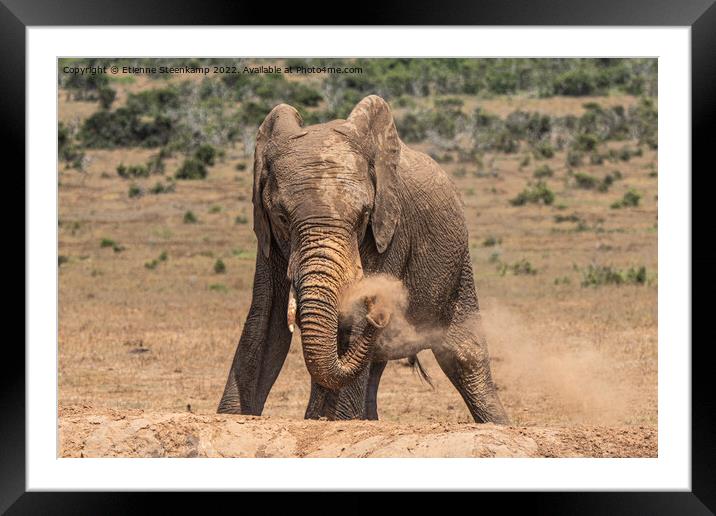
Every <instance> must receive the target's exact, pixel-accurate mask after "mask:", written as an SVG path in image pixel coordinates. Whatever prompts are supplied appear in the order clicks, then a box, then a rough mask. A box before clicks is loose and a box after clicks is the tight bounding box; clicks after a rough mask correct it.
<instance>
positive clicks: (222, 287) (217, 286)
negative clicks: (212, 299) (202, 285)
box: [209, 283, 229, 292]
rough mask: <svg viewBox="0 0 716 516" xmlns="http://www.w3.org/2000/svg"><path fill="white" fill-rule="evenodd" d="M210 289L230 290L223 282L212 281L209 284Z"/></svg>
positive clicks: (216, 290)
mask: <svg viewBox="0 0 716 516" xmlns="http://www.w3.org/2000/svg"><path fill="white" fill-rule="evenodd" d="M209 290H211V291H213V292H228V291H229V289H228V288H227V287H226V285H224V284H223V283H212V284H211V285H209Z"/></svg>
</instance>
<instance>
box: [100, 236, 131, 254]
mask: <svg viewBox="0 0 716 516" xmlns="http://www.w3.org/2000/svg"><path fill="white" fill-rule="evenodd" d="M99 246H100V247H101V248H103V249H104V248H107V247H111V248H112V251H114V252H115V253H121V252H122V251H124V249H125V248H124V246H122V245H120V244H118V243H117V242H115V241H114V240H112V239H111V238H103V239H102V240H100V242H99Z"/></svg>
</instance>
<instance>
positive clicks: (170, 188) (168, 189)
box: [149, 181, 176, 195]
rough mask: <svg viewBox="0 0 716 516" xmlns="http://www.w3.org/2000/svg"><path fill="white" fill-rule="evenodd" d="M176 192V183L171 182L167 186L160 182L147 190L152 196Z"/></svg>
mask: <svg viewBox="0 0 716 516" xmlns="http://www.w3.org/2000/svg"><path fill="white" fill-rule="evenodd" d="M174 190H176V183H174V182H171V183H169V184H166V185H165V184H164V183H162V182H161V181H159V182H157V183H156V184H155V185H154V186H153V187H152V188H150V189H149V193H151V194H154V195H160V194H166V193H172V192H174Z"/></svg>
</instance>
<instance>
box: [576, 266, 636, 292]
mask: <svg viewBox="0 0 716 516" xmlns="http://www.w3.org/2000/svg"><path fill="white" fill-rule="evenodd" d="M646 282H647V274H646V267H644V266H643V265H642V266H641V267H638V268H635V267H630V268H629V269H627V270H619V269H615V268H613V267H610V266H604V265H594V264H590V265H589V267H587V268H586V269H584V270H583V271H582V286H583V287H597V286H600V285H622V284H630V285H645V284H646Z"/></svg>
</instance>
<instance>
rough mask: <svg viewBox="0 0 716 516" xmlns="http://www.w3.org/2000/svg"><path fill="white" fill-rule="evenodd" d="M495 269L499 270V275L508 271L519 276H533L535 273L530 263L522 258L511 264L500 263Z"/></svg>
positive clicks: (535, 270)
mask: <svg viewBox="0 0 716 516" xmlns="http://www.w3.org/2000/svg"><path fill="white" fill-rule="evenodd" d="M497 270H498V271H499V273H500V275H501V276H504V275H505V274H507V273H508V272H511V273H512V274H514V275H515V276H521V275H530V276H534V275H535V274H537V269H535V268H534V267H533V266H532V264H531V263H530V262H529V261H527V260H525V259H524V258H522V259H521V260H519V261H517V262H515V263H513V264H507V263H501V264H500V265H499V266H498V268H497Z"/></svg>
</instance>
